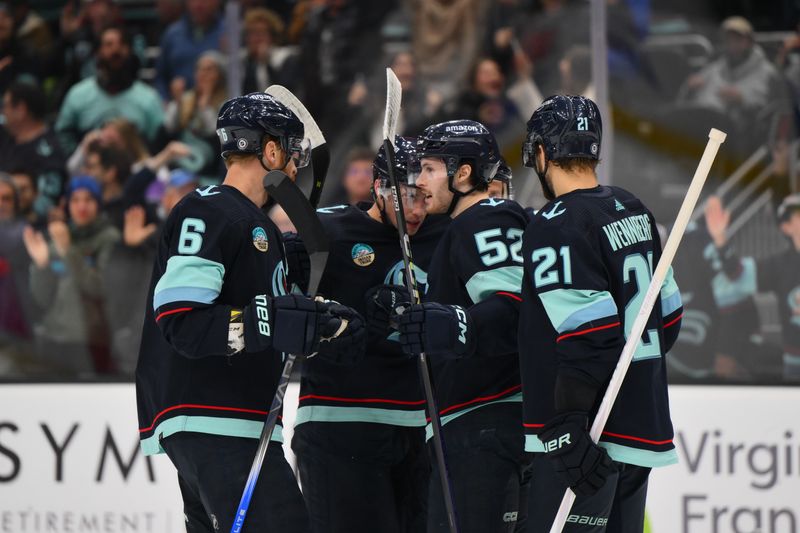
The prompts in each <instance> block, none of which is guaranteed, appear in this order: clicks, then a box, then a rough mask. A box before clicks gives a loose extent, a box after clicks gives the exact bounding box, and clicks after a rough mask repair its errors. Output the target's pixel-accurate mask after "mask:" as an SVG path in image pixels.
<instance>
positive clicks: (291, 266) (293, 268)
mask: <svg viewBox="0 0 800 533" xmlns="http://www.w3.org/2000/svg"><path fill="white" fill-rule="evenodd" d="M283 249H284V250H285V251H286V266H287V267H288V272H287V274H286V281H288V282H289V284H292V283H294V284H295V285H297V287H298V288H299V289H300V290H301V291H302V292H303V294H305V293H306V292H307V291H308V278H309V277H310V276H311V259H309V257H308V251H306V245H305V244H303V239H301V238H300V236H299V235H298V234H297V233H284V234H283Z"/></svg>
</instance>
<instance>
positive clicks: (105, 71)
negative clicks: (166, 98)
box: [56, 26, 164, 152]
mask: <svg viewBox="0 0 800 533" xmlns="http://www.w3.org/2000/svg"><path fill="white" fill-rule="evenodd" d="M136 74H137V73H136V60H135V59H134V57H133V56H132V54H131V41H130V37H129V35H128V34H127V32H126V31H125V29H124V28H122V27H119V26H112V27H109V28H107V29H105V30H104V31H103V33H102V35H101V37H100V48H99V49H98V51H97V75H96V76H94V77H91V78H87V79H85V80H83V81H82V82H80V83H78V84H77V85H75V86H74V87H72V89H70V90H69V93H67V97H66V98H65V100H64V103H63V105H62V106H61V111H60V112H59V114H58V120H57V121H56V131H57V132H58V133H59V135H60V138H61V141H62V146H63V147H64V148H65V149H66V150H68V151H69V152H72V150H74V149H75V147H76V146H77V144H78V139H80V138H82V137H83V136H84V135H85V134H86V133H87V132H88V131H89V130H91V129H94V128H99V127H100V126H102V125H103V124H104V123H105V122H106V121H107V120H109V119H110V118H113V117H118V116H123V117H125V118H127V119H128V120H130V121H131V122H132V123H133V124H135V125H136V128H137V129H138V130H139V131H140V132H141V133H142V135H144V137H145V139H147V140H148V141H153V140H154V139H155V137H156V134H157V133H158V130H159V128H160V127H161V125H162V122H163V116H164V113H163V111H162V109H161V99H160V98H159V97H158V94H157V93H156V92H155V91H154V90H153V89H152V88H151V87H150V86H148V85H146V84H145V83H143V82H141V81H139V80H137V79H136Z"/></svg>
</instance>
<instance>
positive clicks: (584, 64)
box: [558, 45, 595, 99]
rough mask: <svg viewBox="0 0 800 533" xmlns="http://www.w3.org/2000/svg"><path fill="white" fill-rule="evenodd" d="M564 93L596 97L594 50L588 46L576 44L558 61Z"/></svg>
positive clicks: (560, 90) (561, 90)
mask: <svg viewBox="0 0 800 533" xmlns="http://www.w3.org/2000/svg"><path fill="white" fill-rule="evenodd" d="M558 71H559V74H560V76H561V78H560V79H561V89H559V92H561V93H562V94H579V95H582V96H585V97H587V98H592V99H594V98H595V92H594V84H593V83H592V51H591V50H590V49H589V47H588V46H583V45H576V46H573V47H571V48H570V49H569V50H567V53H566V54H564V57H563V58H562V59H561V61H559V62H558Z"/></svg>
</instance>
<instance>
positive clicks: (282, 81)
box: [242, 7, 298, 94]
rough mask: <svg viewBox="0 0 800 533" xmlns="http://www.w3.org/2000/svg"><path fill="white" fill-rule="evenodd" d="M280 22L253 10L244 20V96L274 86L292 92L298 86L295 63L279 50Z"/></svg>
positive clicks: (265, 11)
mask: <svg viewBox="0 0 800 533" xmlns="http://www.w3.org/2000/svg"><path fill="white" fill-rule="evenodd" d="M283 32H284V25H283V21H282V20H281V19H280V17H279V16H278V15H276V14H275V13H274V12H273V11H270V10H269V9H265V8H263V7H256V8H253V9H250V10H249V11H248V12H247V14H246V15H245V17H244V44H245V54H246V55H245V58H244V80H243V82H242V92H243V93H244V94H248V93H252V92H257V91H263V90H264V89H266V88H267V87H269V86H270V85H273V84H277V85H283V86H285V87H288V88H289V89H290V90H294V88H295V85H296V83H297V76H298V72H297V67H298V66H297V60H296V58H294V57H293V56H292V54H291V52H290V51H289V50H288V49H286V48H281V47H280V46H279V45H280V44H281V41H282V38H283Z"/></svg>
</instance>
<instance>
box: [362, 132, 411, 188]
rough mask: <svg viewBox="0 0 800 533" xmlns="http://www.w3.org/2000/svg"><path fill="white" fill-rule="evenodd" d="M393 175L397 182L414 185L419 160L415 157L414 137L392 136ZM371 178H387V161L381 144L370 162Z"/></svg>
mask: <svg viewBox="0 0 800 533" xmlns="http://www.w3.org/2000/svg"><path fill="white" fill-rule="evenodd" d="M394 144H395V149H394V175H395V177H396V178H397V182H398V183H403V184H406V185H409V186H411V187H415V186H416V185H415V182H416V179H417V176H419V160H418V159H417V139H416V138H415V137H400V136H399V135H397V136H395V138H394ZM372 178H373V180H382V181H388V180H389V163H388V161H387V160H386V151H385V150H384V148H383V145H381V147H380V148H379V149H378V153H377V155H376V156H375V160H374V161H373V162H372Z"/></svg>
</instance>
